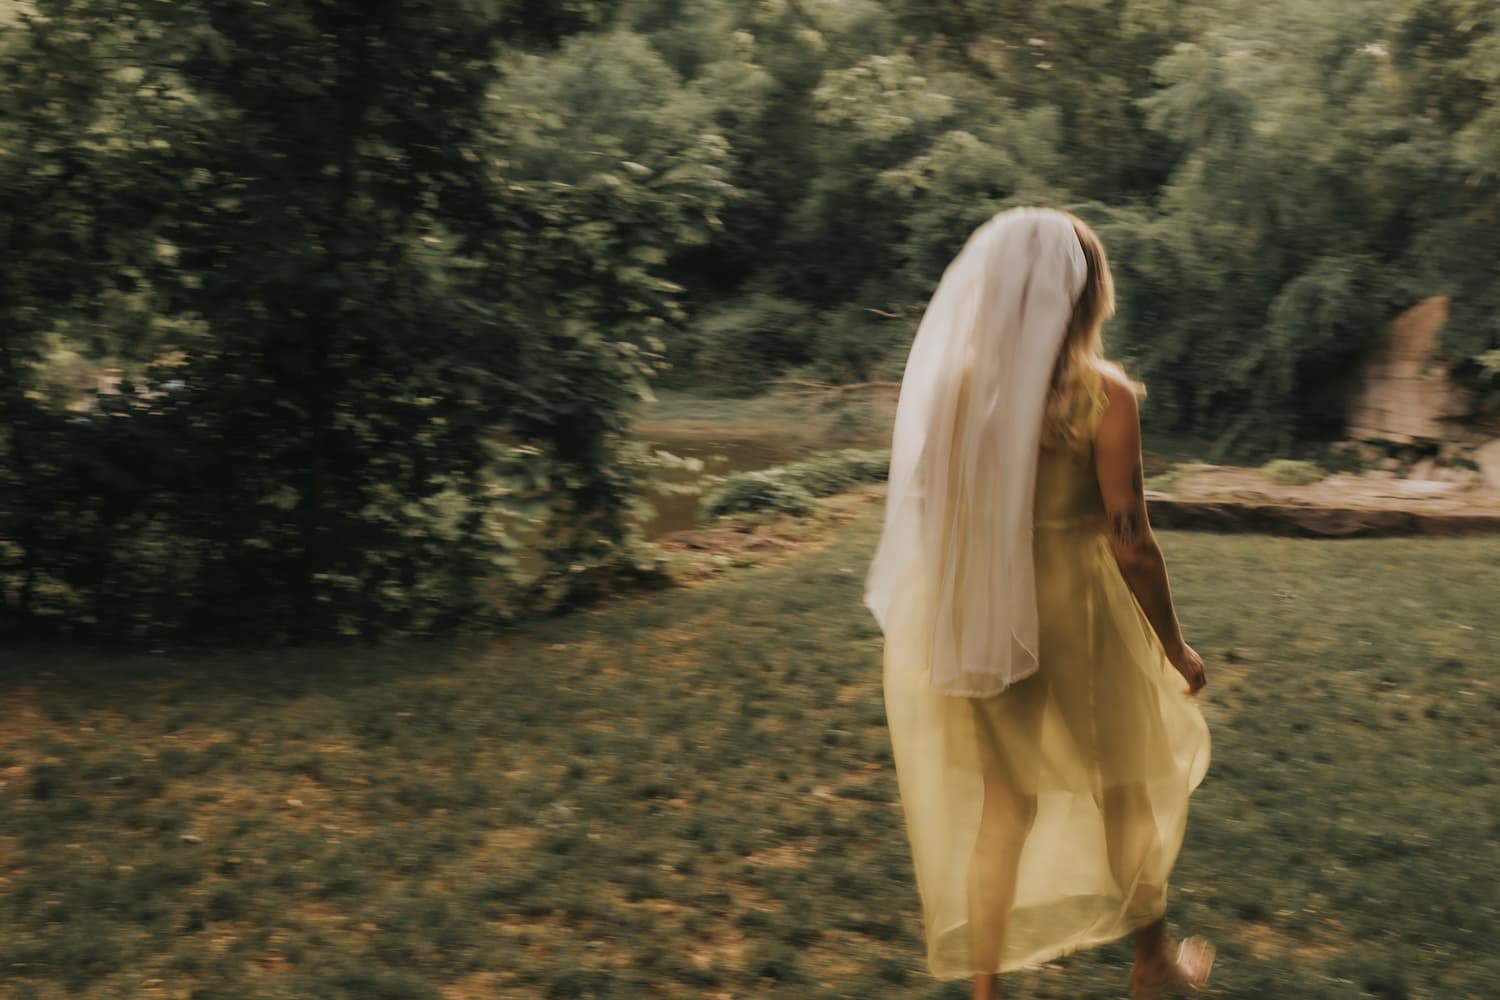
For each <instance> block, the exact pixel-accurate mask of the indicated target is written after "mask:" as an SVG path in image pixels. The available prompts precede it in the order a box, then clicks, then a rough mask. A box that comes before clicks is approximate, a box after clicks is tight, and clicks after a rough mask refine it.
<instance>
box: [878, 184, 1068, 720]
mask: <svg viewBox="0 0 1500 1000" xmlns="http://www.w3.org/2000/svg"><path fill="white" fill-rule="evenodd" d="M1087 271H1088V266H1087V263H1086V262H1085V260H1084V256H1083V248H1082V246H1081V245H1080V244H1079V242H1078V236H1077V234H1076V232H1075V231H1074V229H1073V224H1072V220H1071V219H1070V218H1069V217H1068V216H1066V215H1064V214H1063V213H1061V212H1056V211H1051V210H1047V209H1035V208H1022V209H1012V210H1010V211H1006V212H1002V213H1000V214H999V215H996V216H995V217H994V218H992V219H990V220H989V221H988V222H986V223H985V224H984V225H982V226H980V227H979V229H978V230H976V231H975V233H974V235H973V236H971V237H970V238H969V241H968V243H967V244H966V245H965V246H964V248H963V250H962V251H961V252H960V253H959V255H958V257H957V258H955V259H954V261H953V263H952V264H950V265H949V266H948V270H947V272H946V273H945V274H944V275H943V279H942V281H941V282H940V283H939V284H938V288H937V291H936V292H935V293H934V294H933V297H932V301H931V302H930V303H929V304H928V307H927V312H926V315H925V316H923V318H922V324H921V326H920V327H919V328H918V330H917V336H916V339H915V340H914V341H913V343H912V348H911V354H910V356H909V357H908V359H907V362H906V374H905V376H904V377H903V379H902V382H901V398H900V402H899V404H898V405H897V408H896V429H895V436H894V439H893V441H892V445H891V471H890V496H889V500H888V502H887V506H886V518H885V530H884V533H883V534H882V536H881V539H880V546H879V548H878V549H877V551H876V553H875V560H874V562H873V564H872V565H871V567H870V573H869V578H868V580H867V582H866V592H865V603H866V605H867V606H868V607H869V608H870V610H871V612H873V613H874V615H875V619H876V621H878V622H879V623H880V627H881V629H882V630H883V631H884V633H885V635H886V637H887V640H889V639H890V638H891V637H892V636H893V635H896V634H897V633H898V632H899V633H901V634H903V635H905V636H908V637H912V638H918V639H919V640H920V641H921V645H922V646H925V647H926V648H927V649H929V651H930V652H929V656H928V658H927V662H926V663H925V664H923V663H911V664H908V665H905V666H904V667H903V669H922V668H923V667H924V666H925V667H927V668H929V669H930V671H931V683H932V686H933V687H934V688H936V689H938V690H939V691H942V692H943V693H945V694H952V695H959V696H966V697H984V696H988V695H992V694H998V693H999V692H1000V691H1002V690H1004V689H1005V688H1006V687H1007V686H1009V685H1010V684H1012V683H1014V682H1016V681H1018V680H1021V679H1023V678H1025V677H1027V676H1029V675H1030V674H1032V673H1034V672H1035V671H1036V669H1037V632H1038V625H1037V606H1036V589H1035V570H1034V567H1033V565H1032V538H1031V532H1032V502H1033V498H1034V495H1035V485H1036V483H1035V481H1036V467H1037V450H1038V447H1039V442H1040V439H1041V431H1042V414H1043V408H1044V407H1045V405H1046V398H1047V392H1048V387H1049V385H1050V383H1051V378H1052V371H1053V366H1054V365H1055V364H1056V361H1057V356H1058V351H1059V350H1060V348H1061V346H1062V342H1063V337H1064V335H1065V333H1066V331H1067V326H1068V322H1069V320H1070V318H1071V316H1072V313H1073V305H1074V303H1075V302H1076V301H1077V299H1078V296H1079V294H1080V293H1081V292H1082V290H1083V285H1084V281H1085V279H1086V277H1087ZM908 630H914V631H908Z"/></svg>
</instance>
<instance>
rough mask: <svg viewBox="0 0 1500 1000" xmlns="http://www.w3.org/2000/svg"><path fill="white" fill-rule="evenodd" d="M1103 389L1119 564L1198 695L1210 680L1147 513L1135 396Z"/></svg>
mask: <svg viewBox="0 0 1500 1000" xmlns="http://www.w3.org/2000/svg"><path fill="white" fill-rule="evenodd" d="M1104 386H1105V392H1106V394H1107V395H1108V397H1109V406H1108V408H1107V409H1106V410H1105V411H1104V419H1103V421H1102V422H1101V423H1100V425H1099V433H1098V435H1097V437H1096V438H1095V441H1094V464H1095V467H1096V470H1097V474H1098V476H1099V491H1100V492H1101V493H1102V494H1103V496H1104V509H1105V511H1106V513H1107V514H1108V516H1109V525H1110V545H1111V547H1112V549H1113V550H1114V555H1115V562H1116V563H1118V564H1119V567H1120V575H1121V576H1123V577H1124V578H1125V583H1126V584H1127V585H1128V586H1129V587H1130V590H1131V592H1132V593H1134V594H1135V598H1136V600H1137V601H1139V602H1140V604H1141V610H1143V611H1144V612H1145V613H1146V618H1147V620H1148V621H1150V623H1151V627H1152V629H1154V630H1155V632H1156V635H1157V638H1159V639H1160V640H1161V644H1162V648H1163V649H1165V650H1166V653H1167V658H1168V659H1169V660H1171V661H1172V666H1174V667H1176V668H1177V671H1178V672H1179V673H1181V674H1182V676H1183V677H1184V678H1185V679H1186V680H1187V682H1188V687H1189V688H1190V689H1191V690H1193V691H1195V692H1196V691H1197V690H1198V689H1199V688H1201V687H1203V684H1204V680H1205V678H1204V674H1203V660H1202V659H1201V658H1200V657H1199V656H1198V654H1197V653H1196V652H1194V651H1193V648H1192V647H1191V646H1189V645H1188V644H1187V643H1186V642H1184V641H1183V638H1182V627H1181V625H1179V624H1178V621H1177V612H1176V610H1175V609H1174V608H1173V606H1172V587H1171V584H1170V583H1169V582H1168V580H1167V561H1166V559H1165V558H1164V557H1163V556H1162V552H1161V546H1160V545H1158V544H1157V542H1156V535H1155V534H1154V533H1153V532H1152V531H1151V521H1150V518H1149V517H1148V516H1147V514H1146V491H1145V474H1144V466H1143V464H1142V461H1141V420H1140V409H1139V406H1138V405H1137V403H1136V398H1135V392H1134V391H1133V390H1132V389H1131V388H1130V387H1129V386H1128V385H1124V384H1122V383H1121V382H1119V381H1118V380H1116V379H1113V378H1108V377H1106V378H1105V380H1104Z"/></svg>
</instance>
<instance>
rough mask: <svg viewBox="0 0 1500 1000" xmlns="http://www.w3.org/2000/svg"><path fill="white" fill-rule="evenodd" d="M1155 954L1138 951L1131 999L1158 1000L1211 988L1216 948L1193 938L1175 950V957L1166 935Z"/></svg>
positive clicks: (1131, 981)
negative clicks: (1168, 995) (1209, 986)
mask: <svg viewBox="0 0 1500 1000" xmlns="http://www.w3.org/2000/svg"><path fill="white" fill-rule="evenodd" d="M1160 940H1161V944H1160V947H1159V948H1158V949H1156V950H1154V951H1153V952H1142V951H1141V950H1139V949H1138V950H1137V954H1136V959H1135V967H1134V968H1132V969H1131V970H1130V997H1131V1000H1157V998H1159V997H1164V996H1166V995H1167V994H1168V993H1172V992H1179V991H1181V992H1195V991H1197V990H1201V989H1202V988H1203V987H1205V986H1207V985H1208V977H1209V975H1210V973H1212V971H1213V967H1214V956H1215V954H1216V953H1215V951H1214V946H1213V945H1212V944H1209V942H1208V941H1207V940H1205V939H1204V938H1201V937H1190V938H1188V939H1187V940H1185V941H1183V942H1182V943H1181V944H1179V945H1178V946H1177V948H1176V953H1175V956H1174V954H1173V951H1172V949H1171V948H1169V947H1168V946H1167V944H1166V939H1165V937H1164V936H1163V937H1162V938H1161V939H1160Z"/></svg>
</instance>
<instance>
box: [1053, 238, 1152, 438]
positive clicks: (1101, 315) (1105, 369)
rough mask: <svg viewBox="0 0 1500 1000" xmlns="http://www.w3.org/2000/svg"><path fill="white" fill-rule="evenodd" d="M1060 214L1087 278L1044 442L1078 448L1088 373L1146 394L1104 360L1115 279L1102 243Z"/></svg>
mask: <svg viewBox="0 0 1500 1000" xmlns="http://www.w3.org/2000/svg"><path fill="white" fill-rule="evenodd" d="M1063 214H1065V215H1067V216H1068V218H1069V219H1070V220H1072V223H1073V231H1074V232H1075V233H1077V234H1078V243H1079V245H1080V246H1081V247H1083V259H1084V261H1085V262H1086V263H1087V265H1088V274H1087V276H1086V277H1085V278H1084V282H1083V291H1082V292H1080V293H1079V295H1078V301H1077V302H1076V303H1075V304H1074V306H1073V316H1072V318H1071V319H1070V320H1069V321H1068V332H1067V334H1066V335H1065V336H1064V338H1063V346H1062V350H1061V351H1059V352H1058V355H1057V365H1056V367H1055V368H1054V369H1053V371H1052V386H1051V388H1050V389H1049V390H1048V393H1047V406H1046V410H1045V415H1044V416H1043V421H1042V439H1043V441H1044V442H1046V443H1047V444H1048V445H1053V446H1057V445H1060V446H1063V447H1068V448H1078V447H1081V446H1083V445H1084V444H1086V443H1087V442H1086V441H1085V440H1083V431H1082V428H1081V427H1080V426H1079V425H1080V421H1079V420H1078V412H1079V403H1080V401H1081V396H1082V394H1083V393H1086V392H1087V391H1088V389H1087V387H1085V386H1084V377H1085V373H1086V372H1090V370H1092V372H1093V373H1097V374H1098V375H1100V376H1104V375H1106V374H1112V375H1114V376H1115V377H1116V378H1119V379H1122V380H1124V381H1125V382H1127V383H1128V384H1129V385H1130V386H1131V388H1132V389H1133V390H1134V391H1135V392H1136V393H1137V394H1138V395H1139V394H1143V393H1144V387H1143V386H1141V385H1140V384H1139V383H1136V382H1133V381H1131V380H1130V378H1129V377H1128V376H1126V375H1125V372H1124V370H1123V369H1122V368H1120V366H1119V365H1117V364H1115V363H1113V362H1110V361H1106V360H1105V359H1104V324H1105V323H1106V322H1107V321H1108V320H1109V319H1110V318H1111V317H1112V316H1114V314H1115V279H1114V275H1113V274H1111V273H1110V270H1109V256H1108V255H1107V254H1106V253H1105V252H1104V244H1103V242H1101V241H1100V239H1099V235H1098V234H1097V233H1095V232H1094V230H1093V229H1091V228H1090V227H1089V224H1088V223H1087V222H1084V221H1083V220H1082V219H1080V218H1078V217H1077V216H1076V215H1073V214H1072V213H1071V212H1065V213H1063Z"/></svg>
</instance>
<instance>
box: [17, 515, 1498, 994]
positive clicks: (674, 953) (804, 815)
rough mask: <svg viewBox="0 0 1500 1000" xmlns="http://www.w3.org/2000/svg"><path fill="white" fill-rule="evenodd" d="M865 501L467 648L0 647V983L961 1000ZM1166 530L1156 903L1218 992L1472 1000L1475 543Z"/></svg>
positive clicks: (1493, 747)
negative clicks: (1182, 824) (1190, 692)
mask: <svg viewBox="0 0 1500 1000" xmlns="http://www.w3.org/2000/svg"><path fill="white" fill-rule="evenodd" d="M877 511H878V508H876V507H874V506H873V505H872V506H871V507H870V510H869V513H868V514H867V515H865V516H862V517H859V518H858V519H856V520H855V521H854V522H852V523H851V524H849V525H847V526H845V527H844V528H843V529H841V530H840V531H839V532H838V533H837V534H836V535H835V536H834V537H832V538H831V539H830V540H829V542H828V544H826V545H825V546H823V547H821V548H816V549H815V550H813V551H808V552H805V553H801V554H797V555H794V556H791V557H788V558H786V559H784V560H783V561H781V562H780V563H779V564H774V565H767V566H762V567H759V568H755V569H748V570H743V571H739V572H733V573H728V574H726V575H724V576H722V577H720V578H718V579H717V580H715V581H714V582H711V583H708V584H705V585H701V586H695V587H692V588H688V589H683V590H676V591H667V592H660V593H656V594H650V595H645V596H641V597H634V598H630V599H627V600H622V601H620V602H618V603H616V604H614V605H612V606H609V607H605V608H602V609H599V610H596V611H593V612H590V613H586V614H580V615H576V616H574V617H571V618H567V619H560V620H556V621H553V622H548V623H545V624H542V625H540V626H536V627H532V628H529V629H527V630H525V631H524V632H522V633H519V634H516V635H513V636H510V637H506V638H503V639H500V640H496V641H485V642H479V641H473V642H467V643H453V644H447V645H440V646H438V645H421V646H407V647H398V648H384V649H379V650H359V649H340V650H335V651H300V652H296V653H288V654H279V653H236V654H225V655H201V654H194V655H186V654H183V655H176V654H170V653H169V654H163V655H155V656H153V655H145V654H142V655H138V656H129V657H115V656H111V655H108V654H96V653H90V652H85V651H78V650H72V651H57V650H50V651H48V650H27V649H16V648H9V649H5V650H3V651H0V657H3V666H0V783H3V784H0V927H3V928H4V932H3V933H0V996H4V997H5V998H7V1000H26V998H49V1000H50V998H61V997H89V998H94V997H98V998H103V997H156V996H160V997H201V998H221V997H222V998H274V997H310V998H335V997H349V998H362V1000H363V998H391V1000H395V998H443V997H447V998H468V997H474V998H479V997H514V998H548V997H588V996H593V997H611V998H613V997H622V998H628V997H636V996H642V997H684V998H688V997H692V998H699V997H759V996H780V997H789V998H802V997H808V998H823V997H828V998H832V997H850V998H855V997H858V998H865V997H882V998H939V997H960V996H963V995H964V992H963V989H962V987H961V986H960V985H959V984H947V985H945V984H940V983H936V982H934V981H932V980H930V979H929V978H928V977H927V976H926V974H925V973H924V972H923V971H922V968H921V962H920V953H919V950H920V943H919V934H918V932H919V915H918V910H917V900H916V895H915V892H914V890H913V888H912V885H911V871H910V865H909V860H908V856H907V852H906V843H905V840H904V837H903V833H902V829H901V816H900V812H899V810H898V807H897V805H896V802H895V800H894V780H893V775H892V773H891V763H890V753H889V747H888V743H887V738H886V733H885V730H884V726H883V711H882V707H881V700H880V688H879V680H878V670H879V640H878V636H877V633H876V631H875V628H874V626H873V623H872V622H871V621H870V620H869V618H868V617H867V615H866V613H865V612H864V611H863V609H862V608H861V607H860V601H859V596H860V586H861V576H862V574H863V571H864V566H865V562H866V560H867V558H868V554H869V551H870V548H871V545H872V544H873V540H874V532H875V530H876V527H877V519H876V517H875V516H874V515H875V514H876V513H877ZM1165 544H1166V546H1167V551H1168V556H1169V559H1171V561H1172V564H1173V568H1174V572H1175V575H1176V578H1177V580H1178V589H1179V592H1180V595H1179V603H1180V605H1181V607H1180V610H1181V612H1182V615H1183V618H1184V620H1185V621H1186V622H1187V623H1188V626H1189V632H1190V638H1191V639H1192V640H1193V641H1195V643H1196V644H1197V645H1198V647H1199V649H1200V651H1202V652H1203V653H1204V654H1205V656H1206V658H1207V659H1208V661H1209V669H1210V672H1211V673H1210V677H1211V687H1210V692H1211V693H1210V694H1209V695H1208V696H1207V701H1206V705H1205V710H1206V712H1207V714H1208V715H1209V717H1210V721H1211V723H1212V725H1213V729H1214V739H1215V761H1214V765H1213V767H1212V769H1211V771H1210V774H1209V779H1208V781H1207V782H1206V783H1205V784H1204V786H1203V788H1202V789H1201V790H1200V792H1199V794H1198V796H1197V798H1196V799H1195V805H1194V812H1193V818H1192V822H1191V824H1190V827H1189V833H1188V840H1187V843H1186V845H1185V848H1184V851H1183V856H1182V860H1181V862H1180V864H1179V867H1178V870H1177V876H1176V880H1175V885H1174V893H1175V899H1174V904H1173V919H1174V922H1176V923H1177V924H1178V925H1179V926H1184V927H1188V928H1191V929H1194V930H1197V931H1201V932H1203V933H1206V934H1208V935H1210V936H1212V937H1213V938H1215V939H1216V940H1217V941H1218V942H1219V945H1220V964H1219V966H1218V970H1217V974H1216V980H1217V985H1218V990H1217V991H1216V994H1215V995H1218V996H1223V997H1237V998H1264V997H1277V998H1288V1000H1297V998H1308V1000H1311V998H1319V1000H1322V998H1349V1000H1353V998H1358V997H1380V998H1387V1000H1394V998H1403V997H1410V998H1448V997H1453V998H1475V1000H1478V998H1485V1000H1489V998H1493V997H1496V996H1500V949H1497V948H1496V946H1495V942H1496V940H1497V937H1500V874H1497V872H1500V849H1497V844H1500V794H1497V790H1496V784H1495V782H1496V779H1497V776H1500V739H1497V729H1500V726H1497V723H1500V684H1497V681H1496V677H1495V671H1496V667H1497V665H1500V638H1497V633H1496V628H1497V625H1496V616H1495V610H1496V606H1497V597H1500V539H1481V540H1475V539H1464V540H1442V541H1404V540H1400V541H1369V542H1364V541H1361V542H1340V543H1332V542H1304V541H1294V540H1287V539H1271V538H1258V537H1235V538H1225V537H1212V536H1188V535H1172V536H1168V537H1167V538H1166V539H1165ZM1127 962H1128V952H1127V949H1126V948H1125V947H1124V946H1123V945H1120V946H1113V947H1110V948H1106V949H1102V950H1099V951H1096V952H1091V953H1087V954H1083V955H1078V956H1074V957H1072V958H1069V959H1067V960H1064V961H1062V962H1059V963H1057V965H1056V966H1055V967H1052V968H1048V969H1044V970H1038V971H1036V972H1032V973H1025V974H1021V975H1018V976H1016V977H1013V979H1012V981H1011V987H1012V989H1013V990H1014V995H1015V996H1019V997H1047V998H1057V1000H1061V998H1065V997H1066V998H1070V1000H1078V998H1118V997H1121V996H1123V995H1124V990H1123V988H1122V984H1123V982H1124V976H1125V971H1126V966H1127Z"/></svg>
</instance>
